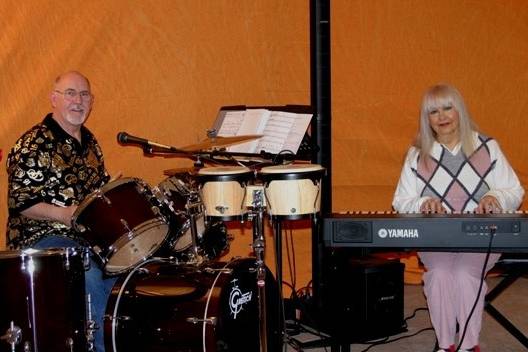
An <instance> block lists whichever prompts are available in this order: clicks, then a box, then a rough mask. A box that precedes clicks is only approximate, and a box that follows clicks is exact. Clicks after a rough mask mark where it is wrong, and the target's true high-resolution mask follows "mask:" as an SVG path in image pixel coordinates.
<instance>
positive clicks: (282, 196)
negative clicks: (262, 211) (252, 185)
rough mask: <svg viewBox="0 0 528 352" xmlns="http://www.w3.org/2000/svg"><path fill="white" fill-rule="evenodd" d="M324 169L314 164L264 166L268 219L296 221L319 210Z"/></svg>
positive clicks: (262, 174) (263, 174)
mask: <svg viewBox="0 0 528 352" xmlns="http://www.w3.org/2000/svg"><path fill="white" fill-rule="evenodd" d="M324 170H325V169H324V168H323V167H322V166H321V165H317V164H290V165H275V166H268V167H263V168H262V169H261V170H260V174H259V178H260V179H261V180H262V181H263V182H264V194H265V197H266V206H267V212H268V214H269V215H270V216H271V217H277V218H281V219H285V220H296V219H301V218H303V217H307V216H308V217H309V216H314V215H315V214H317V213H318V212H319V211H320V210H321V180H322V177H323V174H324Z"/></svg>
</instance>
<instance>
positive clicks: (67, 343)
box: [66, 337, 73, 352]
mask: <svg viewBox="0 0 528 352" xmlns="http://www.w3.org/2000/svg"><path fill="white" fill-rule="evenodd" d="M66 346H67V347H69V348H70V352H73V339H72V338H71V337H68V338H67V339H66Z"/></svg>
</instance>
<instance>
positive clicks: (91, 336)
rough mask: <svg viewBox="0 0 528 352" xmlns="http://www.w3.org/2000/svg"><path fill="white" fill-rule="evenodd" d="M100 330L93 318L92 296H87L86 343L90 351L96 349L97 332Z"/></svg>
mask: <svg viewBox="0 0 528 352" xmlns="http://www.w3.org/2000/svg"><path fill="white" fill-rule="evenodd" d="M97 329H99V327H98V326H97V324H96V322H95V320H94V319H93V316H92V295H90V294H89V293H88V294H87V295H86V343H87V346H88V351H94V349H95V345H94V342H95V330H97Z"/></svg>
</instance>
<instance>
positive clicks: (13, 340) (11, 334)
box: [0, 320, 22, 352]
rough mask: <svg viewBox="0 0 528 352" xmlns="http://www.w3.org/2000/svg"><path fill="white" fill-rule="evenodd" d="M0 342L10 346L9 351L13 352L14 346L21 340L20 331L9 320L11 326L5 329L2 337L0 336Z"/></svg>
mask: <svg viewBox="0 0 528 352" xmlns="http://www.w3.org/2000/svg"><path fill="white" fill-rule="evenodd" d="M0 340H5V341H6V342H7V343H8V344H10V345H11V351H13V352H15V346H16V345H18V344H19V343H20V340H22V329H21V328H20V327H19V326H16V325H15V322H14V321H12V320H11V325H10V327H9V329H7V331H6V333H5V334H4V335H3V336H0Z"/></svg>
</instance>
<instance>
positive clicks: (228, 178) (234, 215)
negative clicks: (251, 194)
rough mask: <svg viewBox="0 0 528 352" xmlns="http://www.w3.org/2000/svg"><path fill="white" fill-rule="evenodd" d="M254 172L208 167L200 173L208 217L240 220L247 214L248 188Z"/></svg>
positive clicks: (240, 167)
mask: <svg viewBox="0 0 528 352" xmlns="http://www.w3.org/2000/svg"><path fill="white" fill-rule="evenodd" d="M252 179H253V172H252V171H251V170H250V169H249V168H247V167H243V166H231V167H207V168H203V169H200V170H199V171H198V182H199V183H200V185H201V187H200V194H201V197H202V201H203V202H204V206H205V212H206V215H207V216H209V217H216V218H219V219H222V220H239V219H241V218H242V217H243V216H244V214H245V213H246V207H245V199H246V186H247V184H248V182H249V181H250V180H252Z"/></svg>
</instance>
